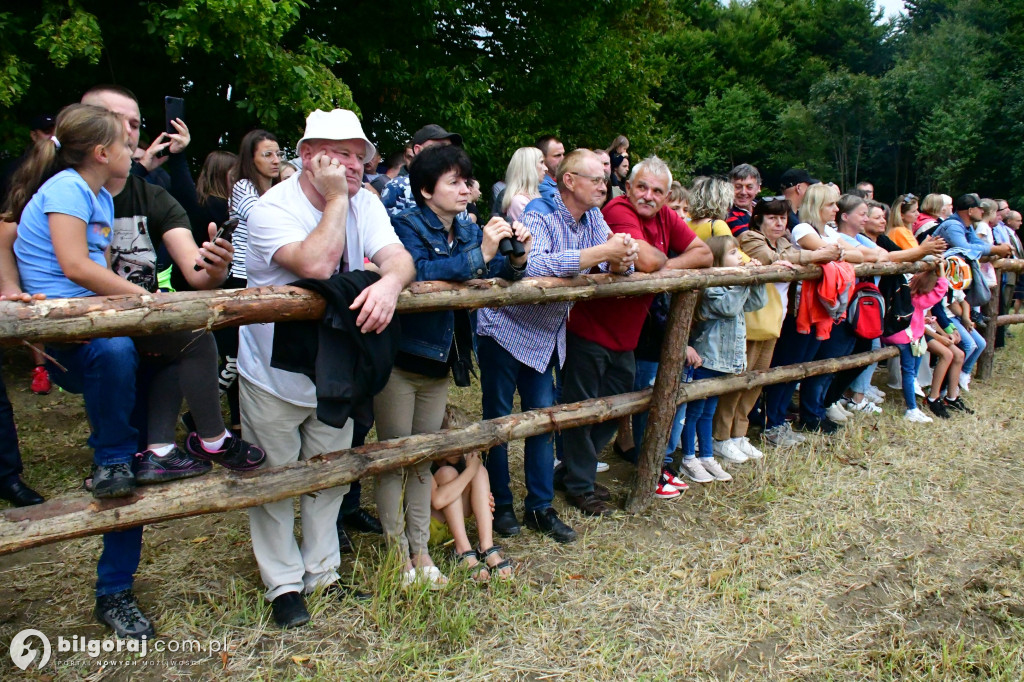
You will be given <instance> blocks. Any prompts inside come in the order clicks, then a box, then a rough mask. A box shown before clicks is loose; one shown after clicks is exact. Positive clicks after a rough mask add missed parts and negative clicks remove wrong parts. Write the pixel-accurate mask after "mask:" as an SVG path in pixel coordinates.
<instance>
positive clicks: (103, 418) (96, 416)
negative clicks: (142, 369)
mask: <svg viewBox="0 0 1024 682" xmlns="http://www.w3.org/2000/svg"><path fill="white" fill-rule="evenodd" d="M46 352H47V353H49V354H50V356H52V357H53V358H54V359H55V360H56V361H57V362H59V363H60V364H61V365H63V366H64V368H65V369H66V370H67V371H63V370H61V369H60V368H58V367H57V366H56V365H54V364H53V363H52V362H47V369H48V370H49V372H50V378H51V379H53V381H54V383H56V384H57V385H58V386H60V387H61V388H63V389H64V390H65V391H68V392H69V393H81V394H82V397H83V398H84V399H85V412H86V414H87V415H88V417H89V424H90V426H92V435H90V436H89V447H91V448H92V449H93V463H94V464H96V465H98V466H104V465H110V464H123V463H128V462H131V461H132V457H133V456H134V455H135V453H136V452H138V448H139V431H138V429H137V428H135V427H134V426H133V425H132V423H131V415H132V410H133V409H134V407H135V375H136V372H137V370H138V366H139V354H138V352H137V351H136V350H135V344H134V343H133V342H132V340H131V339H130V338H127V337H123V336H119V337H116V338H113V339H93V340H91V341H89V342H88V343H81V344H64V345H59V346H47V347H46Z"/></svg>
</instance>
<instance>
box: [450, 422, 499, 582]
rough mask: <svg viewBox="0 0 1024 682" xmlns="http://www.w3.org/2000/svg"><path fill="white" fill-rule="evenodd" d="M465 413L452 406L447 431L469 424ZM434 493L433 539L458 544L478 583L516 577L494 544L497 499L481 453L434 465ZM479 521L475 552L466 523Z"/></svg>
mask: <svg viewBox="0 0 1024 682" xmlns="http://www.w3.org/2000/svg"><path fill="white" fill-rule="evenodd" d="M468 421H469V420H468V419H467V418H466V415H465V413H463V412H462V410H460V409H459V408H457V407H454V406H452V405H449V406H448V407H447V408H446V409H445V416H444V424H443V427H444V428H446V429H451V428H458V427H461V426H465V425H466V424H467V423H468ZM433 470H434V471H433V473H434V477H433V482H432V484H431V485H432V488H431V493H430V504H431V511H430V539H431V541H432V542H441V541H444V540H446V539H447V536H449V535H450V536H451V538H452V539H454V541H455V558H456V559H458V560H459V562H461V563H462V564H463V566H465V567H466V568H467V570H468V571H469V575H470V577H471V578H472V579H473V580H475V581H477V582H487V581H488V580H490V579H491V578H492V577H494V576H497V577H499V578H501V579H502V580H507V579H509V578H511V577H512V562H511V561H510V560H508V559H506V558H504V557H503V556H502V555H501V546H500V545H496V544H494V534H493V527H492V515H493V513H494V496H493V495H491V483H490V480H489V479H488V478H487V469H485V468H484V466H483V464H482V462H481V460H480V453H479V452H471V453H469V454H467V455H465V456H456V457H447V458H445V459H442V460H439V461H438V462H435V463H434V466H433ZM471 515H472V516H474V517H475V518H476V531H477V535H478V536H479V538H480V543H479V544H478V545H477V549H473V546H472V544H471V543H470V541H469V534H468V532H467V531H466V519H467V518H468V517H469V516H471Z"/></svg>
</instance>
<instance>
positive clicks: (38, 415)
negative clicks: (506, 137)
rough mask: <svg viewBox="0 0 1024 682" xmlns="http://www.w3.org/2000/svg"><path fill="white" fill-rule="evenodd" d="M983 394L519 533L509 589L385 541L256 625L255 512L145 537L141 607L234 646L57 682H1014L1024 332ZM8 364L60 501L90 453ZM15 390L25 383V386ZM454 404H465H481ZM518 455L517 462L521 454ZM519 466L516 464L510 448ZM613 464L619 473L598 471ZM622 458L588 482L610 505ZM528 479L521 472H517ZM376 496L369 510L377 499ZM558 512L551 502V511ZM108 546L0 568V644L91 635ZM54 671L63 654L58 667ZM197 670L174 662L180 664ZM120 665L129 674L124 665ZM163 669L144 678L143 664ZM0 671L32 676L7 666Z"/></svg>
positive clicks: (34, 474) (76, 668) (59, 549)
mask: <svg viewBox="0 0 1024 682" xmlns="http://www.w3.org/2000/svg"><path fill="white" fill-rule="evenodd" d="M1018 334H1019V335H1018V337H1017V338H1016V339H1011V340H1010V347H1009V348H1007V349H1006V350H1004V351H1001V352H1000V354H999V355H998V356H997V363H996V377H995V379H993V380H992V381H990V382H987V383H981V382H977V383H976V384H975V389H974V390H972V391H971V393H970V395H969V400H970V403H971V404H972V405H973V406H974V408H975V409H976V410H977V412H978V413H977V414H976V415H974V416H966V417H958V418H956V419H954V420H952V421H950V422H948V423H944V424H941V425H935V426H933V427H929V426H921V425H910V424H906V423H904V422H903V421H902V420H901V419H900V418H899V415H900V414H901V413H902V409H901V408H900V407H899V406H900V402H899V398H898V396H897V395H895V392H894V391H891V390H890V391H889V393H890V397H889V399H888V400H887V402H886V405H885V408H886V409H885V414H883V415H880V416H878V417H869V416H865V417H859V418H858V420H857V421H855V422H853V423H852V424H851V425H850V426H848V427H846V428H845V429H844V430H843V431H842V433H841V434H840V435H839V436H838V437H835V438H832V439H831V440H829V441H826V440H824V439H821V438H812V439H810V440H809V441H808V443H807V444H806V445H804V446H802V447H800V448H798V449H796V450H794V451H792V452H789V453H774V452H771V453H769V455H768V457H767V458H766V459H765V461H764V462H763V463H762V464H758V465H749V464H747V465H742V466H739V467H733V473H734V475H736V480H735V481H734V482H733V483H731V484H716V485H712V486H706V487H701V486H697V485H695V486H693V487H692V488H691V490H690V491H689V492H688V493H686V494H685V495H684V496H683V497H682V498H681V499H679V500H676V501H672V502H660V501H659V502H657V503H655V504H654V505H653V506H652V508H651V511H650V513H649V514H647V515H645V516H643V517H630V516H626V515H625V514H622V513H621V512H620V513H619V514H618V515H616V516H615V517H613V518H611V519H608V520H603V521H597V520H589V519H583V518H582V517H580V516H579V515H578V514H577V513H575V512H571V511H570V512H566V513H565V514H564V517H565V518H566V519H567V520H568V521H569V522H570V523H571V524H572V525H574V526H575V527H576V528H577V529H578V530H579V531H581V532H580V535H581V537H580V540H579V541H578V542H577V543H576V544H574V545H570V546H565V547H563V546H559V545H556V544H554V543H553V542H551V541H549V540H547V539H544V538H541V537H538V536H537V535H535V534H532V533H529V532H524V534H523V535H521V536H520V537H518V538H514V539H511V540H509V541H507V542H506V543H505V544H506V547H507V552H508V553H509V554H510V555H511V556H513V557H514V558H515V559H516V560H517V561H518V564H519V573H518V577H517V579H516V581H515V582H514V583H513V584H512V585H507V586H506V585H500V586H493V587H490V588H481V587H478V586H477V585H474V584H471V583H469V582H468V581H467V580H465V579H460V578H459V574H458V573H457V571H455V570H454V569H453V567H452V566H451V564H450V559H449V558H448V557H447V555H446V552H444V551H441V550H439V551H438V553H437V555H438V558H439V559H441V560H442V563H445V564H446V567H447V568H446V570H448V573H449V575H451V576H452V578H453V583H452V585H451V586H450V587H449V589H448V590H446V591H445V592H443V593H412V594H408V593H405V594H403V593H401V592H400V591H399V590H397V589H396V587H395V581H394V578H393V576H394V571H393V570H387V569H382V568H381V566H382V562H384V565H385V566H386V565H387V563H386V561H385V559H386V557H385V558H382V557H381V556H380V555H379V551H380V550H379V541H378V538H376V537H372V536H365V535H361V536H356V538H355V541H356V546H357V549H358V554H357V555H356V556H355V557H354V559H353V558H351V557H348V558H346V559H345V564H344V565H345V567H346V569H347V570H350V571H353V572H354V574H355V577H356V579H357V580H358V581H360V582H361V583H362V584H363V585H364V586H365V587H368V588H372V590H373V591H374V592H375V593H376V596H375V598H374V601H373V602H372V603H369V604H366V605H361V604H356V603H353V602H350V601H349V602H337V601H331V600H329V599H327V598H325V597H323V596H317V597H314V598H313V599H312V600H311V601H310V607H311V611H312V613H313V622H312V623H311V624H310V625H309V626H308V627H306V628H302V629H299V630H295V631H289V632H281V631H279V630H277V629H276V628H275V627H274V626H273V624H272V623H270V622H269V608H268V607H267V605H266V604H265V603H264V601H263V599H262V594H261V588H260V581H259V576H258V573H257V571H256V568H255V565H254V562H253V559H252V550H251V547H250V543H249V538H248V526H247V520H246V516H245V514H243V513H231V514H224V515H221V516H208V517H201V518H194V519H186V520H182V521H176V522H172V523H167V524H158V525H156V526H154V527H151V528H149V529H148V530H147V532H146V547H145V550H144V554H143V565H142V567H141V570H140V572H139V577H138V583H137V592H138V594H139V596H140V599H141V602H142V604H143V605H144V606H145V608H146V609H147V611H148V612H149V614H150V615H152V616H153V617H154V619H155V621H156V624H157V628H158V630H159V633H160V637H161V638H164V639H165V641H170V640H173V639H206V638H214V639H219V640H224V639H226V640H227V641H228V642H229V644H230V647H231V650H230V652H229V653H228V654H227V655H224V656H221V655H218V654H214V655H212V656H209V655H206V654H202V655H197V656H186V655H181V654H165V655H163V656H156V655H153V654H151V655H150V656H149V657H148V658H147V659H146V662H147V663H149V664H150V665H148V666H145V667H143V666H141V664H140V665H138V666H135V667H132V668H118V667H103V665H102V661H103V660H114V658H115V657H112V656H108V657H106V659H104V657H102V656H101V657H100V658H98V659H91V658H89V657H88V656H84V655H81V654H79V655H77V657H72V658H71V665H69V666H68V667H64V668H61V669H60V670H56V669H54V667H53V666H52V664H51V665H50V666H49V667H48V670H47V671H44V673H46V678H52V677H54V676H55V677H56V679H88V680H107V679H112V680H113V679H133V680H134V679H193V678H194V679H217V680H219V679H224V678H229V677H230V678H237V679H256V680H292V679H294V680H301V679H346V680H348V679H351V680H367V679H423V678H454V677H458V678H460V679H500V680H504V679H533V680H539V679H549V678H557V679H573V680H575V679H598V680H633V679H644V680H660V679H681V678H687V679H787V680H789V679H800V680H822V679H825V680H829V679H835V680H850V679H857V680H859V679H865V680H876V679H879V680H881V679H886V680H887V679H894V678H897V679H912V680H916V679H921V680H925V679H927V680H931V679H950V680H955V679H986V680H987V679H1000V680H1020V679H1022V678H1024V546H1022V541H1021V540H1022V534H1024V520H1022V518H1021V509H1022V502H1021V500H1022V492H1024V466H1022V464H1021V459H1020V451H1021V447H1020V444H1021V442H1022V440H1024V420H1022V419H1021V416H1022V412H1024V399H1022V395H1021V394H1022V391H1021V387H1022V379H1024V344H1022V343H1021V339H1022V337H1024V333H1020V332H1018ZM5 369H6V370H7V379H8V386H11V387H13V388H12V390H11V392H12V395H13V397H14V400H15V409H16V414H17V416H18V418H19V426H20V429H21V436H22V440H23V443H24V446H23V447H24V454H25V460H26V466H27V474H26V477H27V479H28V480H29V481H31V482H32V483H34V484H38V487H39V488H40V489H41V490H42V491H43V492H44V493H45V494H47V495H48V496H55V495H59V494H63V493H68V492H71V491H72V490H74V489H75V488H76V486H77V485H78V483H79V480H80V476H81V474H82V471H84V470H85V467H86V463H87V462H88V460H89V453H88V451H87V450H86V449H85V447H84V442H85V437H86V435H87V433H86V427H85V425H84V417H83V416H82V411H81V407H80V403H79V402H78V400H77V399H76V398H74V397H72V396H67V395H65V394H54V395H52V396H49V397H44V398H40V397H36V396H34V395H32V394H31V393H28V392H27V389H25V386H26V384H27V380H26V377H27V365H26V364H25V360H24V359H23V358H20V356H18V355H17V354H15V356H14V357H13V363H11V362H10V361H9V363H8V367H6V368H5ZM23 389H24V390H23ZM454 399H455V400H456V401H457V402H459V403H461V404H463V405H465V406H471V405H472V404H474V403H476V402H477V401H476V399H475V397H474V395H473V393H472V392H471V391H467V392H460V393H459V394H457V395H455V396H454ZM517 448H518V446H514V450H513V452H514V453H515V452H517ZM518 452H521V449H518ZM610 461H611V460H610ZM628 473H629V472H628V470H627V468H626V466H625V465H622V464H621V463H618V462H613V466H612V471H611V472H609V474H603V475H602V476H601V478H602V480H603V481H604V482H606V483H607V484H609V486H610V487H611V488H612V489H613V490H615V491H617V492H619V493H621V492H622V491H623V486H624V483H625V481H626V479H627V477H628ZM514 474H518V475H519V480H518V484H519V485H520V486H521V470H520V471H514ZM365 499H366V501H367V503H369V502H370V500H372V497H370V496H367V497H366V498H365ZM556 504H561V502H560V501H558V502H556ZM99 544H100V543H99V539H98V538H87V539H83V540H79V541H73V542H66V543H63V544H60V545H55V546H51V547H44V548H39V549H36V550H31V551H26V552H23V553H20V554H17V555H14V556H8V557H0V603H2V604H3V605H4V607H5V608H4V609H3V612H2V614H0V645H2V646H3V652H4V654H5V653H6V650H7V644H8V643H9V641H10V639H11V637H13V635H14V634H15V633H16V632H18V631H20V630H22V629H23V628H26V627H34V628H38V629H40V630H42V631H43V632H44V633H47V634H48V635H50V637H51V639H52V638H53V637H54V636H55V635H56V634H58V633H60V634H63V635H64V636H69V635H72V634H73V635H85V636H91V637H100V636H102V635H103V634H104V631H103V630H102V629H101V628H100V627H99V626H98V625H96V624H94V623H93V621H92V618H91V615H90V609H91V606H92V589H91V588H92V583H93V580H94V569H95V560H96V557H97V554H98V551H99ZM62 656H63V657H64V658H65V659H66V658H67V656H68V655H67V654H64V655H62ZM193 658H198V659H199V662H198V663H195V664H187V663H185V662H183V660H184V659H193ZM126 659H127V656H125V655H122V656H121V657H120V659H117V660H122V661H123V660H126ZM154 662H155V663H157V664H158V666H157V667H154V666H153V665H152V664H153V663H154ZM0 678H4V679H16V678H17V679H22V678H27V679H44V675H43V674H42V673H30V674H27V675H26V674H25V673H22V672H21V671H19V670H17V669H16V668H14V667H13V666H12V665H11V663H10V661H9V659H8V658H7V657H6V655H3V660H2V662H0Z"/></svg>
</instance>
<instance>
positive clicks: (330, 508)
mask: <svg viewBox="0 0 1024 682" xmlns="http://www.w3.org/2000/svg"><path fill="white" fill-rule="evenodd" d="M297 152H298V154H299V157H300V158H301V159H302V167H303V171H302V172H301V173H296V174H295V175H293V176H292V177H290V178H288V179H287V180H285V181H284V182H282V183H280V184H279V185H275V186H274V187H272V188H271V189H270V190H269V191H267V193H266V194H264V195H263V196H262V197H261V198H260V201H259V203H258V204H256V206H255V207H254V208H253V209H252V212H251V213H250V214H249V254H248V259H247V262H246V269H247V276H248V283H249V286H251V287H258V286H267V285H272V284H288V283H290V282H293V281H295V280H296V279H300V278H317V279H327V278H329V277H330V276H331V275H333V274H334V273H336V272H338V271H339V270H340V271H350V270H362V269H363V259H364V257H365V258H369V259H370V261H371V262H372V263H373V264H374V265H376V266H377V267H378V268H379V270H380V274H381V278H380V280H379V281H378V282H376V283H375V284H373V285H372V286H369V287H367V288H366V289H364V290H363V292H362V293H361V294H360V295H359V297H358V298H357V299H356V300H355V302H354V303H353V305H352V309H353V310H359V311H360V312H359V315H358V317H357V318H356V322H357V324H358V325H359V327H360V329H361V330H362V331H363V333H364V334H370V333H379V332H381V331H383V329H384V328H385V327H387V325H388V323H390V322H391V317H392V315H393V314H394V310H395V303H396V301H397V299H398V294H399V292H401V290H402V289H403V288H404V287H405V285H406V284H408V283H409V282H411V281H412V280H413V278H414V277H415V268H414V266H413V263H412V258H411V257H410V256H409V254H408V252H407V251H406V250H405V248H404V247H403V246H402V243H401V242H400V241H399V239H398V237H397V236H396V235H395V232H394V230H393V229H392V227H391V221H390V219H389V218H388V214H387V211H386V210H385V209H384V206H383V205H381V203H380V201H378V200H377V197H376V196H374V195H373V194H372V193H371V192H368V191H367V190H365V189H363V187H362V178H363V163H364V161H365V160H366V159H368V158H371V157H372V156H373V155H374V154H375V152H376V150H375V149H374V146H373V144H372V143H371V142H370V141H369V140H368V139H367V138H366V135H365V134H364V133H363V129H362V126H361V125H360V123H359V119H357V118H356V115H355V114H354V113H352V112H351V111H348V110H344V109H335V110H334V111H331V112H324V111H320V110H319V109H318V110H317V111H314V112H313V113H312V114H310V115H309V118H307V119H306V133H305V135H304V136H303V138H302V139H301V140H299V144H298V146H297ZM239 339H240V342H239V352H238V372H239V374H240V376H241V380H240V384H239V398H240V403H241V411H242V432H243V433H244V434H245V438H246V439H247V440H249V441H251V442H255V443H259V444H260V445H261V447H263V449H264V450H266V452H267V459H266V464H265V466H283V465H286V464H290V463H292V462H296V461H299V460H306V459H309V458H311V457H314V456H316V455H319V454H322V453H327V452H334V451H337V450H343V449H345V448H348V447H350V445H351V442H352V420H351V419H350V420H348V422H347V423H346V424H345V427H344V428H342V429H338V428H334V427H331V426H328V425H327V424H324V423H323V422H321V421H319V420H318V419H317V417H316V405H317V400H316V386H315V385H314V383H313V382H312V381H311V380H310V379H309V378H308V377H306V376H304V375H302V374H295V373H291V372H286V371H284V370H280V369H275V368H272V367H271V366H270V358H271V355H272V354H273V346H274V325H273V324H270V323H268V324H253V325H248V326H245V327H242V329H241V333H240V336H239ZM347 490H348V486H347V485H345V486H339V487H337V488H331V489H329V490H321V491H320V492H318V493H316V494H314V495H303V496H302V498H301V502H300V505H301V513H302V546H301V548H300V547H299V545H298V543H297V542H296V540H295V535H294V523H295V514H294V511H293V507H292V500H281V501H279V502H271V503H269V504H264V505H261V506H259V507H254V508H252V509H250V510H249V527H250V530H251V532H252V545H253V552H254V553H255V555H256V562H257V563H258V564H259V568H260V575H261V576H262V578H263V582H264V584H266V586H267V592H266V598H267V599H268V600H269V601H270V602H272V604H273V615H274V620H275V621H276V622H277V624H278V625H280V626H282V627H285V628H288V627H295V626H299V625H303V624H305V623H307V622H308V621H309V612H308V611H307V610H306V606H305V600H304V599H303V594H309V593H311V592H312V591H313V590H314V589H316V588H318V587H321V586H325V587H326V588H327V589H332V590H336V591H339V592H346V591H349V588H347V586H345V585H344V584H343V583H340V582H339V575H338V566H339V565H340V563H341V554H340V552H339V548H338V532H337V529H336V526H335V523H336V521H337V519H338V509H339V508H340V506H341V498H342V497H343V496H344V494H345V492H346V491H347Z"/></svg>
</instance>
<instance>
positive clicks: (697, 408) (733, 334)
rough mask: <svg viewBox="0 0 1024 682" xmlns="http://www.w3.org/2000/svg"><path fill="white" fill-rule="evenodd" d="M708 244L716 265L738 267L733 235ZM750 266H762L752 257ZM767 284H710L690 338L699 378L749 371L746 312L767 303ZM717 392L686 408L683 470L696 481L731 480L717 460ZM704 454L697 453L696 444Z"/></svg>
mask: <svg viewBox="0 0 1024 682" xmlns="http://www.w3.org/2000/svg"><path fill="white" fill-rule="evenodd" d="M708 246H709V247H710V248H711V253H712V254H714V257H715V261H714V262H715V267H737V266H739V265H740V264H741V263H740V255H739V247H738V245H737V243H736V239H735V238H734V237H731V236H730V237H726V236H721V237H711V238H710V239H708ZM748 265H760V263H759V262H758V261H756V260H751V261H750V262H749V263H748ZM764 287H765V285H764V284H754V285H751V286H741V285H740V286H730V287H708V288H707V289H705V290H704V291H703V293H702V297H701V303H700V310H699V313H700V317H701V322H700V323H699V324H698V325H697V327H696V329H695V330H694V333H693V335H692V337H691V339H692V344H693V347H694V348H695V349H696V350H697V353H698V354H699V355H700V357H701V360H702V364H701V366H700V367H698V368H697V369H696V370H695V371H694V373H693V378H694V379H709V378H711V377H719V376H722V375H724V374H740V373H742V372H744V371H746V369H747V322H746V318H744V316H743V313H748V312H754V311H755V310H760V309H761V308H763V307H764V305H765V303H767V302H768V296H767V294H766V292H765V288H764ZM717 405H718V396H712V397H710V398H705V399H704V400H694V401H693V402H691V403H689V404H688V405H687V407H686V424H684V426H683V442H682V450H683V461H682V464H681V466H680V472H681V473H682V474H683V475H684V476H686V477H687V478H689V479H691V480H693V481H696V482H697V483H710V482H711V481H731V480H732V476H730V475H729V474H728V473H727V472H726V471H725V469H723V468H722V465H721V464H719V463H718V462H717V461H716V460H715V458H714V452H713V447H712V437H711V426H712V420H713V419H714V416H715V407H716V406H717ZM698 442H699V444H700V457H699V458H698V457H697V456H696V453H697V447H696V446H697V443H698Z"/></svg>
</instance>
